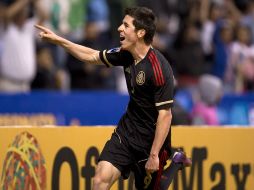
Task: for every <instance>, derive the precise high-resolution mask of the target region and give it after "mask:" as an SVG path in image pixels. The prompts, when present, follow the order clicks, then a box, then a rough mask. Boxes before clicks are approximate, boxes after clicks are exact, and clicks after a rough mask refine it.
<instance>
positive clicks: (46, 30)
mask: <svg viewBox="0 0 254 190" xmlns="http://www.w3.org/2000/svg"><path fill="white" fill-rule="evenodd" d="M34 26H35V27H36V28H38V29H39V30H42V31H44V32H49V30H48V29H47V28H45V27H43V26H41V25H38V24H36V25H34Z"/></svg>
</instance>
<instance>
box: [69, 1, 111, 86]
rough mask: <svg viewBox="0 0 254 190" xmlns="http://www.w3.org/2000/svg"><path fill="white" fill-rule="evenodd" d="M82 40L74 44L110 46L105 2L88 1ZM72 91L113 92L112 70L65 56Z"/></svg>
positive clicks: (99, 46)
mask: <svg viewBox="0 0 254 190" xmlns="http://www.w3.org/2000/svg"><path fill="white" fill-rule="evenodd" d="M86 13H87V15H86V16H85V17H86V24H85V27H84V32H83V39H82V40H81V41H78V42H76V43H78V44H81V45H84V46H89V47H92V48H94V49H105V48H106V47H108V46H109V45H110V44H111V41H110V35H109V20H108V17H109V10H108V6H107V4H106V1H105V0H90V1H88V4H87V9H86ZM66 66H67V69H68V71H69V73H70V79H71V88H72V89H111V90H115V76H114V75H115V73H114V70H109V69H106V68H102V67H98V66H96V65H90V64H83V62H81V61H79V60H77V59H76V58H74V57H73V56H72V55H70V54H69V55H68V56H67V60H66Z"/></svg>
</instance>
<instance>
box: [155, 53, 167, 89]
mask: <svg viewBox="0 0 254 190" xmlns="http://www.w3.org/2000/svg"><path fill="white" fill-rule="evenodd" d="M152 55H153V57H154V59H155V60H156V63H157V65H158V69H159V77H160V78H161V82H162V84H161V85H163V84H164V83H165V81H164V76H163V73H162V69H161V65H160V63H159V60H158V59H157V57H156V55H155V53H154V52H152Z"/></svg>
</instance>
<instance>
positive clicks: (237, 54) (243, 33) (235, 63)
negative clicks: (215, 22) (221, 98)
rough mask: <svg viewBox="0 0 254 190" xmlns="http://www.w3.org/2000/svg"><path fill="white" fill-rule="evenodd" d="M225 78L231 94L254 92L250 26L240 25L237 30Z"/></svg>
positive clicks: (253, 62) (253, 65) (253, 46)
mask: <svg viewBox="0 0 254 190" xmlns="http://www.w3.org/2000/svg"><path fill="white" fill-rule="evenodd" d="M225 77H226V78H225V85H227V87H229V89H230V91H231V92H237V93H243V92H245V91H248V90H253V87H254V85H253V83H254V45H253V44H252V43H251V29H250V28H249V27H248V26H245V25H239V26H238V27H237V29H236V40H235V41H234V42H233V44H232V47H231V51H230V59H229V63H228V65H227V71H226V76H225Z"/></svg>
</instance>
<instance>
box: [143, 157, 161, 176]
mask: <svg viewBox="0 0 254 190" xmlns="http://www.w3.org/2000/svg"><path fill="white" fill-rule="evenodd" d="M159 163H160V160H159V156H158V155H157V156H155V155H150V156H149V158H148V160H147V162H146V165H145V169H146V171H147V172H149V173H153V172H155V171H157V170H159Z"/></svg>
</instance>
